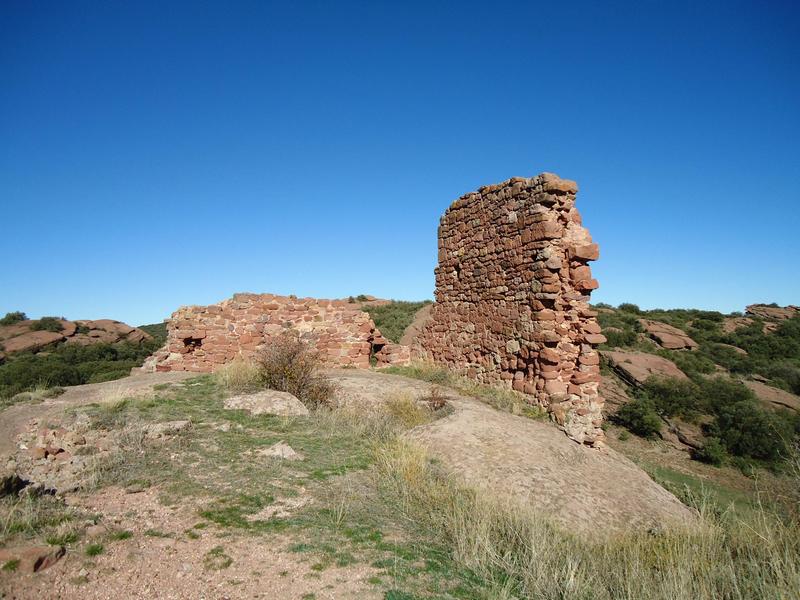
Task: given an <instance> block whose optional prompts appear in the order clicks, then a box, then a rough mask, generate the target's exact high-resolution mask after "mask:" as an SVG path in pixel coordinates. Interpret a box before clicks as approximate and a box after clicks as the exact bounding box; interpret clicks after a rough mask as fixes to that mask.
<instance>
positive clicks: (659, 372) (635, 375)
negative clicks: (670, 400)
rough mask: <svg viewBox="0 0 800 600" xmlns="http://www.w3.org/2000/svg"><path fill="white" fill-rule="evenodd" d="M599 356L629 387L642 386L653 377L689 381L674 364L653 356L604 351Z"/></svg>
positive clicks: (641, 353) (643, 353)
mask: <svg viewBox="0 0 800 600" xmlns="http://www.w3.org/2000/svg"><path fill="white" fill-rule="evenodd" d="M600 354H601V355H602V356H603V358H604V359H606V361H607V362H608V365H609V366H610V367H611V368H612V369H613V370H614V372H616V373H617V375H619V376H620V377H621V378H622V379H623V380H624V381H626V382H627V383H629V384H631V385H642V384H643V383H644V382H645V381H647V380H648V379H649V378H650V377H653V376H654V375H655V376H660V377H674V378H675V379H683V380H686V379H689V378H688V377H687V376H686V374H685V373H684V372H683V371H681V370H680V369H679V368H678V367H677V366H675V363H674V362H672V361H671V360H667V359H666V358H662V357H660V356H656V355H655V354H647V353H646V352H626V351H622V350H613V351H609V350H604V351H601V352H600Z"/></svg>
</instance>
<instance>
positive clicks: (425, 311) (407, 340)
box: [400, 304, 433, 346]
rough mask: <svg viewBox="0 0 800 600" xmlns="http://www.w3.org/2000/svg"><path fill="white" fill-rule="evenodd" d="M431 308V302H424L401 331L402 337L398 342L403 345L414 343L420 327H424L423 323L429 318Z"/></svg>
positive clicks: (420, 329)
mask: <svg viewBox="0 0 800 600" xmlns="http://www.w3.org/2000/svg"><path fill="white" fill-rule="evenodd" d="M432 310H433V304H426V305H425V306H423V307H422V308H420V309H419V310H418V311H417V312H416V314H415V315H414V320H413V321H411V324H410V325H409V326H408V327H406V330H405V331H404V332H403V337H402V338H400V343H401V344H402V345H403V346H412V345H414V343H415V342H416V341H417V336H418V335H419V333H420V331H422V328H423V327H425V324H426V323H427V322H428V321H429V320H430V318H431V311H432Z"/></svg>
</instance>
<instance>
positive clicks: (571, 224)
mask: <svg viewBox="0 0 800 600" xmlns="http://www.w3.org/2000/svg"><path fill="white" fill-rule="evenodd" d="M577 191H578V187H577V185H576V183H575V182H574V181H569V180H566V179H560V178H559V177H557V176H556V175H553V174H551V173H543V174H541V175H539V176H538V177H533V178H530V179H527V178H524V177H515V178H513V179H510V180H508V181H505V182H503V183H500V184H497V185H490V186H485V187H482V188H480V189H479V190H478V191H477V192H472V193H470V194H466V195H464V196H462V197H461V198H459V199H458V200H456V201H455V202H454V203H453V204H452V205H451V206H450V208H448V209H447V211H446V212H445V214H444V216H443V217H442V219H441V223H440V226H439V266H438V267H437V268H436V303H435V304H434V306H433V309H432V311H431V317H430V320H429V321H428V323H427V324H426V325H425V327H424V329H423V331H422V332H421V334H420V337H419V339H418V344H419V346H420V350H421V351H422V353H423V355H425V356H427V357H429V358H431V359H433V360H434V361H436V362H438V363H441V364H444V365H446V366H448V367H450V368H453V369H455V370H457V371H459V372H460V373H462V374H464V375H467V376H469V377H471V378H474V379H477V380H478V381H481V382H484V383H488V384H502V385H504V386H507V387H510V388H513V389H515V390H517V391H520V392H524V393H525V394H528V395H529V396H530V401H531V403H533V404H538V405H540V406H543V407H546V408H547V409H548V411H549V412H550V414H551V416H552V417H553V419H554V420H555V421H557V422H558V423H559V425H560V426H562V427H563V428H564V430H565V431H566V433H567V434H568V435H569V436H570V437H571V438H573V439H575V440H576V441H578V442H582V443H585V444H589V445H599V444H600V443H601V442H602V439H603V431H602V429H601V427H600V426H601V424H602V415H601V408H602V404H603V400H602V398H601V396H600V395H599V394H598V385H599V382H600V367H599V364H600V357H599V355H598V353H597V351H596V350H595V346H596V345H597V344H599V343H602V342H603V341H605V338H604V337H603V336H602V335H601V333H600V326H599V325H598V323H597V320H596V318H595V317H596V313H595V312H594V311H592V310H591V309H590V307H589V295H590V293H591V291H592V290H593V289H595V288H597V287H598V284H597V281H596V280H594V279H593V278H592V274H591V269H590V267H589V265H588V264H587V263H588V262H589V261H592V260H596V259H597V258H598V247H597V245H596V244H594V243H593V242H592V238H591V236H590V235H589V232H588V231H587V230H586V229H585V228H584V227H583V226H582V225H581V217H580V214H579V213H578V211H577V209H576V208H575V196H576V193H577Z"/></svg>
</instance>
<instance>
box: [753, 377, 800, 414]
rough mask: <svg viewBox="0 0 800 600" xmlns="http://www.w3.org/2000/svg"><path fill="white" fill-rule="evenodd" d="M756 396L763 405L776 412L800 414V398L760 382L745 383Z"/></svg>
mask: <svg viewBox="0 0 800 600" xmlns="http://www.w3.org/2000/svg"><path fill="white" fill-rule="evenodd" d="M743 383H744V384H745V385H746V386H747V387H748V388H750V390H751V391H752V392H753V393H754V394H755V395H756V398H758V399H759V400H760V401H761V403H762V404H764V405H765V406H767V407H769V408H772V409H774V410H791V411H794V412H800V396H796V395H795V394H792V393H791V392H787V391H785V390H781V389H778V388H774V387H772V386H771V385H767V384H765V383H762V382H760V381H749V380H748V381H744V382H743Z"/></svg>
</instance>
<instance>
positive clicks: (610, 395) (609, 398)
mask: <svg viewBox="0 0 800 600" xmlns="http://www.w3.org/2000/svg"><path fill="white" fill-rule="evenodd" d="M600 395H601V396H602V397H603V398H604V399H605V401H606V402H605V405H604V406H603V414H604V415H606V416H608V415H613V414H614V413H616V412H617V411H618V410H619V409H620V408H622V407H623V406H624V405H625V404H627V403H628V402H630V400H631V398H630V396H628V392H627V391H626V390H625V386H624V385H622V384H621V383H620V382H619V380H618V379H617V378H616V377H613V376H608V375H603V376H602V380H601V381H600Z"/></svg>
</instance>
